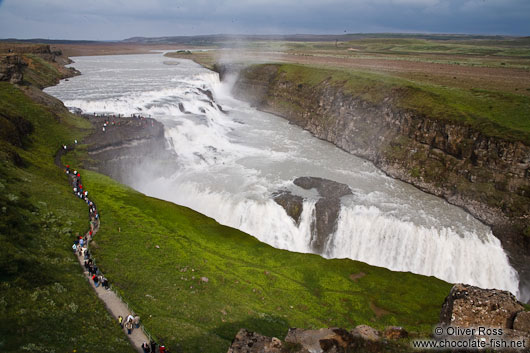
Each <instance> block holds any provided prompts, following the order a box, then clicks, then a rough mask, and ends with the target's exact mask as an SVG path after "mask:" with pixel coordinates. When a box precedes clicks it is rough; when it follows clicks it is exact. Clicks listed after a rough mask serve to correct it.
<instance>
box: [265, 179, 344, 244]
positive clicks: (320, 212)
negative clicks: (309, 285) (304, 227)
mask: <svg viewBox="0 0 530 353" xmlns="http://www.w3.org/2000/svg"><path fill="white" fill-rule="evenodd" d="M293 184H294V185H296V186H299V187H300V188H302V189H305V190H311V189H315V190H316V191H317V192H318V194H319V195H320V198H319V199H318V201H317V202H316V204H315V217H314V222H313V223H312V224H311V239H310V241H309V245H310V247H311V250H312V251H313V252H315V253H317V254H322V253H323V252H324V250H325V245H326V244H327V242H328V239H329V237H330V236H331V235H332V234H333V233H334V232H335V230H336V227H337V220H338V218H339V213H340V207H341V202H340V199H341V197H343V196H346V195H351V194H352V192H351V190H350V187H349V186H348V185H346V184H341V183H338V182H336V181H333V180H327V179H322V178H316V177H299V178H296V179H295V180H294V181H293ZM273 198H274V201H276V203H278V204H279V205H280V206H282V207H283V208H284V209H285V212H287V214H288V215H289V216H290V217H291V218H293V220H294V221H295V222H296V223H297V224H298V223H299V221H300V216H301V214H302V211H303V207H304V206H303V201H304V199H303V198H302V197H301V196H298V195H293V194H292V193H291V192H290V191H287V190H283V191H280V192H278V193H277V194H275V195H273Z"/></svg>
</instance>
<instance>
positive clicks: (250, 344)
mask: <svg viewBox="0 0 530 353" xmlns="http://www.w3.org/2000/svg"><path fill="white" fill-rule="evenodd" d="M396 338H397V337H396ZM399 338H400V339H401V338H403V337H399ZM408 351H410V346H408V345H407V342H404V343H401V342H400V341H399V340H397V339H396V340H386V339H382V338H381V337H380V334H379V331H377V330H375V329H373V328H372V327H370V326H366V325H359V326H357V327H356V328H355V329H353V330H352V331H348V330H345V329H342V328H322V329H319V330H303V329H299V328H291V329H289V332H288V333H287V336H286V337H285V340H284V341H280V340H279V339H277V338H275V337H272V338H271V337H266V336H262V335H260V334H258V333H254V332H249V331H247V330H246V329H241V330H240V331H239V332H238V333H237V335H236V337H235V339H234V340H233V341H232V345H231V346H230V348H229V349H228V353H280V352H281V353H286V352H290V353H347V352H373V353H379V352H408Z"/></svg>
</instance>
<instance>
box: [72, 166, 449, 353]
mask: <svg viewBox="0 0 530 353" xmlns="http://www.w3.org/2000/svg"><path fill="white" fill-rule="evenodd" d="M70 162H71V163H74V162H75V161H73V160H70ZM82 174H83V175H84V177H83V178H84V179H83V180H84V184H85V185H86V186H87V188H88V190H91V193H92V195H93V200H94V202H96V204H97V205H98V208H99V210H100V212H101V219H102V226H101V229H100V231H99V232H98V234H97V237H96V239H95V244H94V243H93V246H94V254H95V257H96V258H97V260H98V265H99V266H100V268H101V269H102V270H103V271H104V272H105V273H106V274H107V277H108V278H109V279H110V281H111V282H112V283H113V284H114V286H115V288H118V289H119V291H120V292H121V294H122V295H123V296H124V297H125V298H126V299H127V301H128V302H129V303H130V304H131V305H132V306H133V308H134V311H135V312H138V313H139V314H140V316H141V317H142V318H143V322H144V324H145V325H146V327H147V328H148V329H149V330H150V332H151V333H153V334H154V335H155V336H157V338H158V339H162V341H164V342H166V344H169V345H170V347H172V348H178V347H180V348H182V349H183V351H185V352H205V351H208V352H225V351H226V349H227V348H228V346H229V344H230V342H231V340H232V339H233V337H234V336H235V334H236V332H237V331H238V330H239V329H240V328H242V327H244V328H247V329H249V330H254V331H257V332H260V333H262V334H266V335H273V336H278V337H283V336H284V335H285V334H286V332H287V330H288V328H289V327H303V328H320V327H328V326H340V327H346V328H352V327H354V326H356V325H358V324H362V323H364V324H369V325H373V326H375V327H378V328H382V327H384V326H386V325H403V326H405V327H406V328H407V329H409V330H413V331H419V332H422V333H425V334H427V333H428V332H430V330H431V326H432V325H433V324H435V323H436V322H437V320H438V315H439V311H440V307H441V304H442V303H443V300H444V298H445V296H446V295H447V293H448V291H449V289H450V285H449V284H447V283H445V282H443V281H440V280H438V279H435V278H429V277H425V276H419V275H413V274H410V273H398V272H391V271H389V270H386V269H382V268H377V267H373V266H369V265H366V264H364V263H360V262H356V261H351V260H326V259H323V258H322V257H320V256H317V255H310V254H299V253H291V252H288V251H284V250H278V249H274V248H272V247H270V246H268V245H266V244H263V243H260V242H259V241H257V240H256V239H255V238H253V237H251V236H249V235H247V234H245V233H242V232H240V231H238V230H235V229H232V228H229V227H225V226H222V225H219V224H218V223H217V222H215V221H214V220H212V219H210V218H208V217H205V216H203V215H201V214H199V213H197V212H194V211H192V210H190V209H188V208H185V207H182V206H177V205H174V204H171V203H168V202H165V201H161V200H157V199H154V198H149V197H146V196H144V195H142V194H140V193H138V192H135V191H133V190H131V189H129V188H127V187H124V186H122V185H120V184H118V183H117V182H115V181H113V180H111V179H109V178H107V177H105V176H102V175H99V174H96V173H93V172H88V171H83V172H82ZM202 277H205V278H207V279H208V280H207V282H205V281H203V280H201V278H202ZM357 277H359V278H357Z"/></svg>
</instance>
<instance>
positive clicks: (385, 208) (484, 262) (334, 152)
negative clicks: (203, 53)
mask: <svg viewBox="0 0 530 353" xmlns="http://www.w3.org/2000/svg"><path fill="white" fill-rule="evenodd" d="M73 60H74V61H75V63H74V64H73V65H72V66H74V67H75V68H76V69H78V70H80V71H81V73H82V75H81V76H77V77H73V78H70V79H68V80H63V81H61V83H60V84H59V85H57V86H55V87H50V88H47V89H46V90H45V91H46V92H47V93H49V94H51V95H53V96H55V97H57V98H59V99H61V100H62V101H63V102H64V104H65V105H66V106H68V107H77V108H80V109H82V110H83V112H86V113H94V112H96V113H115V114H124V115H130V114H149V115H150V116H151V117H153V118H155V119H157V120H159V121H160V122H162V123H163V124H164V126H165V135H166V139H167V141H168V148H171V149H173V150H174V151H175V152H176V154H177V156H178V158H177V163H178V170H177V172H176V173H175V174H173V175H171V176H170V177H163V176H161V175H162V173H157V171H156V170H145V168H144V169H143V170H141V169H135V170H131V173H133V174H134V175H135V178H134V180H135V181H134V182H132V183H131V185H130V186H132V187H133V188H135V189H137V190H139V191H141V192H143V193H145V194H147V195H150V196H154V197H157V198H161V199H165V200H168V201H171V202H174V203H177V204H180V205H185V206H188V207H190V208H192V209H194V210H197V211H198V212H201V213H204V214H206V215H208V216H210V217H213V218H215V219H216V220H217V221H218V222H220V223H222V224H225V225H228V226H231V227H234V228H238V229H241V230H243V231H245V232H247V233H249V234H251V235H253V236H255V237H256V238H258V239H259V240H260V241H262V242H265V243H268V244H270V245H272V246H274V247H277V248H281V249H287V250H290V251H297V252H310V246H309V241H308V239H309V238H310V229H311V226H310V225H311V222H312V221H313V217H314V207H315V203H316V201H317V199H318V194H317V193H315V192H308V191H304V190H302V189H300V188H298V187H297V186H295V185H294V184H293V180H294V179H295V178H297V177H301V176H313V177H321V178H326V179H330V180H334V181H337V182H340V183H345V184H347V185H348V186H349V187H350V189H351V190H352V193H353V194H352V195H350V196H345V197H343V198H342V200H341V210H340V215H339V219H338V222H337V227H336V230H335V232H334V234H333V235H332V236H331V238H330V239H329V241H328V242H327V243H326V244H325V248H324V250H323V251H322V253H321V255H322V256H324V257H326V258H351V259H354V260H360V261H364V262H366V263H369V264H371V265H376V266H381V267H386V268H388V269H391V270H396V271H411V272H414V273H418V274H424V275H428V276H435V277H438V278H440V279H443V280H446V281H448V282H464V283H468V284H474V285H477V286H480V287H483V288H498V289H506V290H509V291H511V292H512V293H514V294H516V295H517V294H518V282H519V281H518V275H517V272H516V271H515V270H514V269H513V268H512V267H511V266H510V264H509V261H508V258H507V255H506V254H505V252H504V250H503V249H502V247H501V244H500V241H499V240H498V239H497V238H495V237H494V236H493V234H492V232H491V230H490V229H489V228H488V227H487V226H485V225H484V224H482V223H481V222H479V221H477V220H476V219H474V218H473V217H472V216H470V215H469V214H468V213H466V212H465V211H463V210H462V209H460V208H458V207H455V206H452V205H450V204H448V203H447V202H445V201H444V200H442V199H440V198H437V197H434V196H432V195H429V194H426V193H424V192H422V191H419V190H418V189H416V188H414V187H412V186H410V185H408V184H406V183H403V182H400V181H398V180H394V179H392V178H389V177H387V176H386V175H385V174H383V173H382V172H381V171H379V170H378V169H377V168H375V167H374V166H373V165H372V164H371V163H369V162H367V161H366V160H363V159H361V158H357V157H355V156H353V155H351V154H348V153H346V152H344V151H342V150H340V149H338V148H336V147H335V146H333V145H331V144H330V143H327V142H324V141H321V140H319V139H317V138H315V137H313V136H312V135H311V134H309V133H308V132H306V131H304V130H302V129H301V128H299V127H297V126H294V125H291V124H289V123H288V122H287V121H286V120H284V119H282V118H280V117H277V116H274V115H271V114H267V113H263V112H259V111H257V110H256V109H254V108H252V107H251V106H249V105H248V104H246V103H245V102H241V101H238V100H236V99H234V98H233V97H232V96H231V95H230V84H229V83H221V82H219V77H218V75H217V73H214V72H211V71H209V70H206V69H204V68H202V67H200V66H199V65H197V64H195V63H193V62H191V61H188V60H178V59H169V58H166V57H164V56H162V55H161V54H146V55H116V56H92V57H76V58H73ZM206 90H209V91H211V92H212V93H213V96H214V103H212V102H211V100H210V97H208V92H207V91H206ZM179 105H180V106H179ZM282 189H286V190H290V191H292V192H293V193H295V194H299V195H302V196H304V197H305V201H304V208H303V209H304V210H303V212H302V215H301V220H300V222H299V224H297V223H296V222H294V221H293V219H292V218H290V217H289V216H288V215H287V214H286V212H285V211H284V209H283V208H282V207H281V206H279V205H278V204H277V203H276V202H274V200H273V199H272V195H273V193H274V192H276V191H278V190H282Z"/></svg>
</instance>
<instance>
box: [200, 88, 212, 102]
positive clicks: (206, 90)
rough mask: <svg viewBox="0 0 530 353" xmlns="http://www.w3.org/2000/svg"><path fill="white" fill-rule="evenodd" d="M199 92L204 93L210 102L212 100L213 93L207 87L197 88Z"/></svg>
mask: <svg viewBox="0 0 530 353" xmlns="http://www.w3.org/2000/svg"><path fill="white" fill-rule="evenodd" d="M198 90H199V92H201V93H202V94H204V95H205V96H206V97H208V98H209V99H210V102H213V100H214V99H213V93H212V91H210V90H209V89H201V88H198Z"/></svg>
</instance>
